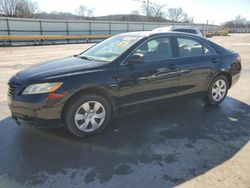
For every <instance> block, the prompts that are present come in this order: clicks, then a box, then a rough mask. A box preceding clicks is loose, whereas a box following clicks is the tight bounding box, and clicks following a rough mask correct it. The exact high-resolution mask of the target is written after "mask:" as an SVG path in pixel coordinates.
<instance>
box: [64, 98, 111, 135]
mask: <svg viewBox="0 0 250 188" xmlns="http://www.w3.org/2000/svg"><path fill="white" fill-rule="evenodd" d="M65 114H66V118H65V119H66V125H67V128H68V129H69V131H70V132H71V133H73V134H74V135H75V136H78V137H84V136H86V135H90V134H95V133H98V132H100V131H102V130H103V129H104V128H105V127H106V126H107V124H108V123H109V120H110V115H111V108H110V105H109V103H108V102H107V100H106V99H105V98H103V97H102V96H99V95H91V94H89V95H83V96H78V97H76V98H74V99H73V100H72V101H70V103H69V105H68V106H67V109H66V113H65Z"/></svg>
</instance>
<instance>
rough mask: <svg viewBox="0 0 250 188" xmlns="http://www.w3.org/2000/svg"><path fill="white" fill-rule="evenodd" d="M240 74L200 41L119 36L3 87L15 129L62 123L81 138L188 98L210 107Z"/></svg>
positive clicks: (233, 60)
mask: <svg viewBox="0 0 250 188" xmlns="http://www.w3.org/2000/svg"><path fill="white" fill-rule="evenodd" d="M240 72H241V59H240V56H239V54H238V53H236V52H232V51H230V50H227V49H225V48H223V47H221V46H219V45H217V44H215V43H214V42H212V41H210V40H207V39H205V38H202V37H199V36H196V35H192V34H187V33H180V32H154V31H151V32H132V33H124V34H119V35H116V36H113V37H111V38H109V39H106V40H104V41H102V42H100V43H98V44H96V45H94V46H93V47H91V48H90V49H87V50H86V51H84V52H82V53H80V54H78V55H74V56H72V57H68V58H65V59H60V60H55V61H51V62H47V63H42V64H38V65H36V66H34V67H31V68H28V69H26V70H23V71H21V72H19V73H17V74H16V75H14V76H13V77H12V78H11V79H10V80H9V83H8V85H9V90H8V105H9V108H10V110H11V114H12V117H13V118H14V119H15V120H16V122H17V123H18V124H21V123H28V124H32V125H34V126H38V127H42V126H51V127H52V126H66V127H67V128H68V130H69V131H70V132H71V133H73V134H74V135H76V136H78V137H84V136H86V135H91V134H95V133H98V132H100V131H102V130H103V129H104V128H105V127H106V126H107V125H108V124H109V121H110V119H111V117H113V116H116V115H119V114H123V113H126V112H133V110H132V109H136V110H138V109H141V108H143V109H145V108H150V107H155V106H162V104H163V103H165V102H166V103H167V102H168V101H173V100H180V99H182V100H185V99H187V98H199V99H202V100H203V101H205V102H206V103H207V104H209V105H212V106H217V105H219V104H220V103H221V102H223V100H224V99H225V97H226V96H227V92H228V90H229V89H230V88H231V87H232V86H233V84H234V83H236V81H237V80H238V79H239V77H240ZM48 122H51V123H48Z"/></svg>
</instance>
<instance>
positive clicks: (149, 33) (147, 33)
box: [119, 31, 204, 40]
mask: <svg viewBox="0 0 250 188" xmlns="http://www.w3.org/2000/svg"><path fill="white" fill-rule="evenodd" d="M119 35H123V36H141V37H151V36H161V35H169V36H189V37H190V36H191V37H195V38H199V39H202V40H204V38H202V37H200V36H198V35H196V34H191V33H185V32H177V31H137V32H128V33H122V34H119Z"/></svg>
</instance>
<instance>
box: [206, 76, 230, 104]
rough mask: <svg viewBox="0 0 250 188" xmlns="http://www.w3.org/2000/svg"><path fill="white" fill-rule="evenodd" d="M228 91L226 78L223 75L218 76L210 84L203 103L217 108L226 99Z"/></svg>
mask: <svg viewBox="0 0 250 188" xmlns="http://www.w3.org/2000/svg"><path fill="white" fill-rule="evenodd" d="M217 88H218V89H217ZM228 89H229V83H228V80H227V78H226V77H225V76H223V75H219V76H217V77H215V78H214V79H213V81H212V82H211V83H210V85H209V87H208V91H207V96H206V98H205V100H204V101H205V102H206V103H207V104H208V105H210V106H218V105H219V104H221V103H222V102H223V101H224V99H225V98H226V96H227V92H228ZM219 93H220V94H219Z"/></svg>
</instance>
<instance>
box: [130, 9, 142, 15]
mask: <svg viewBox="0 0 250 188" xmlns="http://www.w3.org/2000/svg"><path fill="white" fill-rule="evenodd" d="M131 14H133V15H140V12H139V11H138V10H133V11H131Z"/></svg>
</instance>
